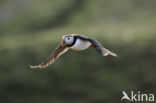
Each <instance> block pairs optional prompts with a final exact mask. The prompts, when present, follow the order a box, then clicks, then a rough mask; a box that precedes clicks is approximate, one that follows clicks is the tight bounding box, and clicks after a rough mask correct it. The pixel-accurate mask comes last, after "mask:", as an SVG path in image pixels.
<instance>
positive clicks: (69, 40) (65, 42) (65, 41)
mask: <svg viewBox="0 0 156 103" xmlns="http://www.w3.org/2000/svg"><path fill="white" fill-rule="evenodd" d="M73 42H74V37H73V36H69V35H67V36H63V37H62V39H61V45H62V46H69V45H71V44H72V43H73Z"/></svg>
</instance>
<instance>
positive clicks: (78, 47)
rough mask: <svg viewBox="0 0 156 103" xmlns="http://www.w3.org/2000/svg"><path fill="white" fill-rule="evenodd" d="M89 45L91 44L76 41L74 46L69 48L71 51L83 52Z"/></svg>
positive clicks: (79, 40)
mask: <svg viewBox="0 0 156 103" xmlns="http://www.w3.org/2000/svg"><path fill="white" fill-rule="evenodd" d="M90 45H91V43H90V42H88V41H84V40H81V39H77V40H76V42H75V44H74V45H73V46H72V47H70V48H71V49H73V50H84V49H87V48H88V47H89V46H90Z"/></svg>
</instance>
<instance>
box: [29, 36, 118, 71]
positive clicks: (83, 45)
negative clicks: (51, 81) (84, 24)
mask: <svg viewBox="0 0 156 103" xmlns="http://www.w3.org/2000/svg"><path fill="white" fill-rule="evenodd" d="M87 48H95V50H97V51H98V52H99V53H100V54H101V55H102V56H108V55H111V56H115V57H117V56H118V55H117V54H115V53H113V52H111V51H109V50H108V49H106V48H104V47H103V46H102V45H101V44H100V43H99V42H98V41H96V40H94V39H91V38H88V37H86V36H81V35H78V34H72V35H66V36H63V37H62V39H61V44H60V45H59V46H58V47H57V48H56V49H55V50H54V51H53V52H52V54H51V55H50V56H49V57H48V58H47V59H46V60H45V61H43V62H42V63H41V64H39V65H37V66H30V68H40V69H42V68H46V67H48V66H50V65H51V64H53V63H54V62H55V61H56V60H57V59H58V58H59V56H61V55H62V54H64V53H65V52H66V51H67V50H68V49H72V50H76V51H80V50H85V49H87Z"/></svg>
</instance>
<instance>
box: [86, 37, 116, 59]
mask: <svg viewBox="0 0 156 103" xmlns="http://www.w3.org/2000/svg"><path fill="white" fill-rule="evenodd" d="M88 41H89V42H90V43H91V44H92V46H93V47H94V48H95V49H96V50H97V51H98V52H99V53H100V54H101V55H102V56H108V55H112V56H115V57H118V55H117V54H115V53H113V52H111V51H109V50H108V49H106V48H104V47H103V46H102V45H101V44H100V43H99V42H98V41H96V40H93V39H88Z"/></svg>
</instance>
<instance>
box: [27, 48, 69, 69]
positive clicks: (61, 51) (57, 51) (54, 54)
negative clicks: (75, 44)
mask: <svg viewBox="0 0 156 103" xmlns="http://www.w3.org/2000/svg"><path fill="white" fill-rule="evenodd" d="M67 50H68V48H67V47H65V46H61V45H59V46H58V47H57V48H56V49H55V50H54V51H53V52H52V54H51V55H50V56H49V57H47V59H46V60H45V61H43V62H42V63H41V64H40V65H37V66H30V68H40V69H42V68H46V67H48V66H50V65H51V64H53V63H54V62H55V61H56V60H57V59H58V58H59V56H61V55H62V54H64V53H65V52H66V51H67Z"/></svg>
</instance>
